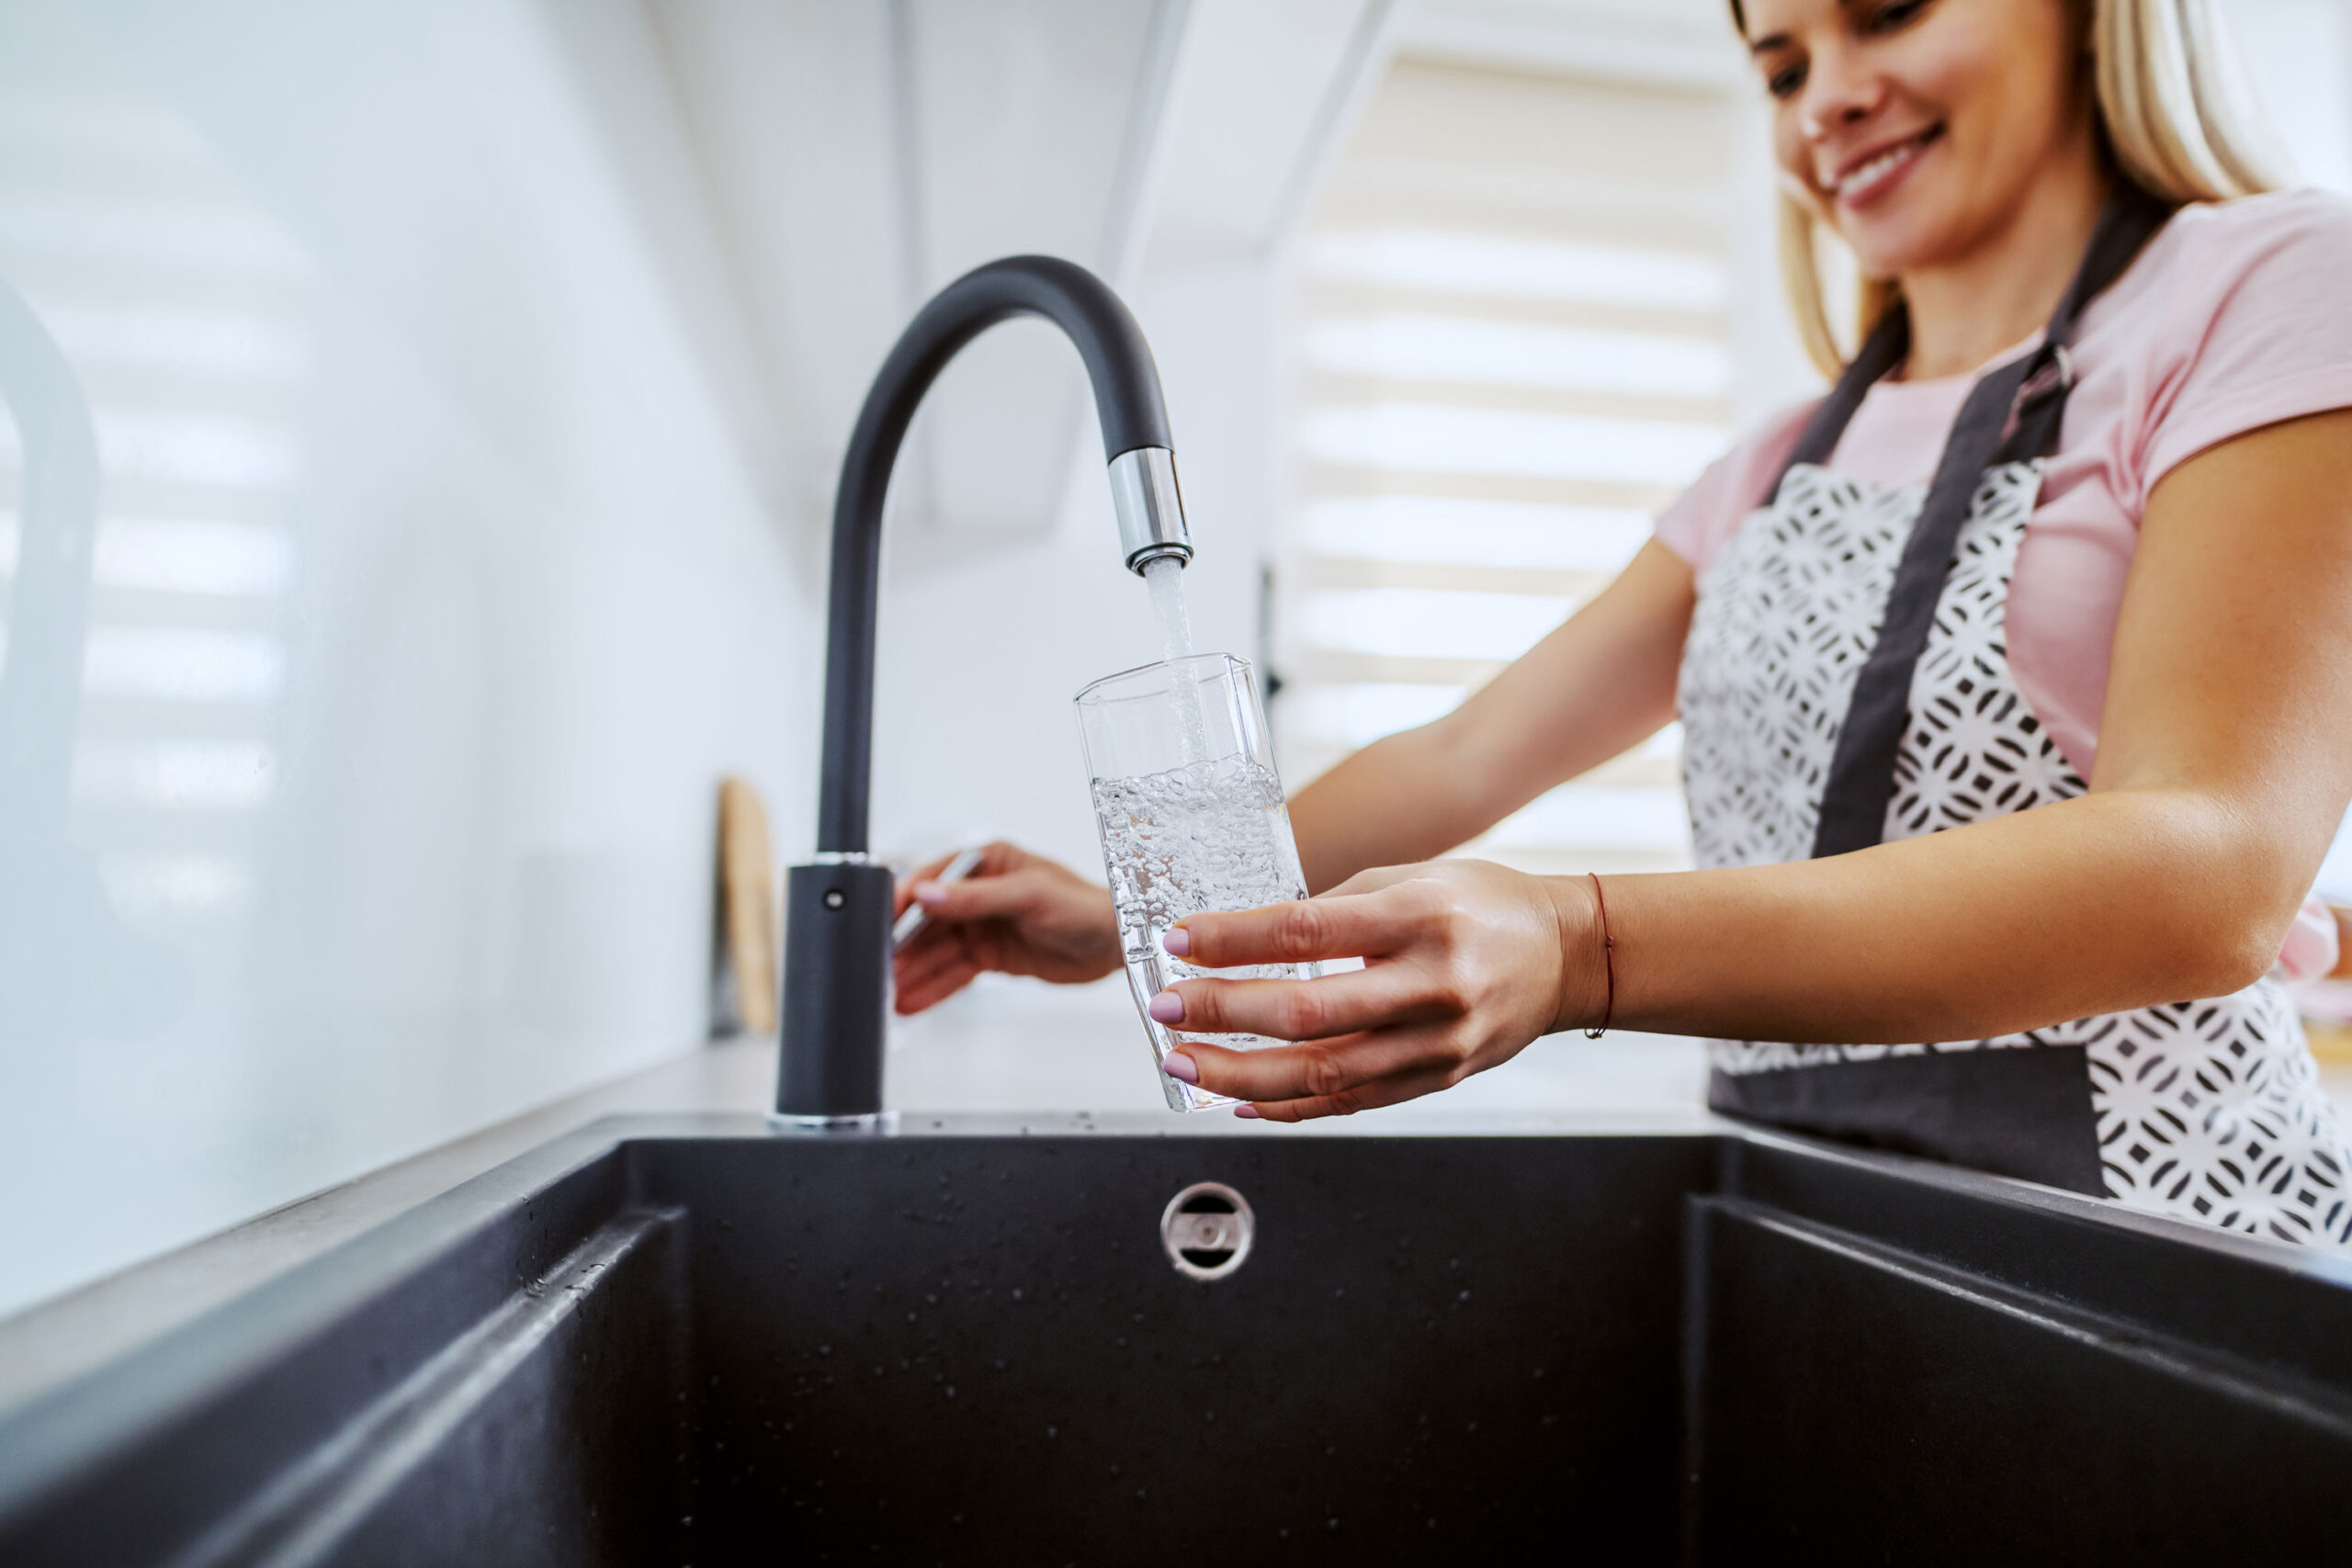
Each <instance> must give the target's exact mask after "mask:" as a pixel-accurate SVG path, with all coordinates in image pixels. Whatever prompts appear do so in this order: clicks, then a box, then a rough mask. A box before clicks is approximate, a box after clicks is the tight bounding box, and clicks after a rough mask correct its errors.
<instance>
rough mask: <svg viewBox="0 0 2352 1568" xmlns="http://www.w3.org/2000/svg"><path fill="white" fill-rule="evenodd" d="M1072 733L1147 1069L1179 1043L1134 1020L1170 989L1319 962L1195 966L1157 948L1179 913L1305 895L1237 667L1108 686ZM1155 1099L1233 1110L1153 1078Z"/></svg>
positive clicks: (1306, 976) (1244, 664)
mask: <svg viewBox="0 0 2352 1568" xmlns="http://www.w3.org/2000/svg"><path fill="white" fill-rule="evenodd" d="M1078 728H1079V735H1080V739H1081V740H1082V741H1083V743H1084V745H1085V749H1086V772H1087V776H1088V780H1089V784H1090V787H1091V793H1092V795H1093V799H1094V825H1095V829H1096V830H1097V831H1098V832H1099V833H1100V834H1101V835H1102V838H1103V871H1104V872H1105V873H1106V874H1108V875H1109V877H1110V880H1111V900H1112V903H1113V905H1114V907H1115V908H1116V909H1117V911H1118V919H1119V941H1120V946H1121V949H1122V950H1123V952H1124V953H1125V958H1126V965H1127V984H1128V987H1129V988H1130V989H1132V990H1133V991H1134V993H1135V999H1136V1011H1137V1012H1138V1013H1141V1014H1142V1016H1143V1028H1144V1034H1145V1037H1146V1038H1147V1039H1148V1041H1149V1042H1150V1044H1151V1055H1152V1060H1153V1061H1154V1063H1159V1062H1163V1061H1165V1060H1166V1059H1167V1056H1168V1053H1169V1052H1170V1051H1172V1050H1175V1049H1177V1048H1178V1047H1180V1046H1182V1045H1183V1044H1184V1043H1186V1042H1187V1040H1188V1038H1190V1037H1188V1036H1187V1035H1185V1034H1184V1033H1183V1032H1182V1031H1181V1030H1174V1029H1170V1028H1169V1027H1168V1026H1167V1025H1165V1024H1162V1023H1159V1022H1158V1021H1154V1020H1153V1018H1152V1016H1151V1014H1150V1013H1149V1012H1148V1011H1147V1010H1146V1009H1147V1007H1148V1004H1149V1003H1150V1001H1151V998H1153V997H1155V996H1158V995H1159V993H1160V992H1161V991H1163V990H1165V989H1166V988H1167V987H1168V986H1169V984H1170V982H1172V981H1176V980H1185V979H1192V978H1194V977H1196V976H1202V975H1214V976H1219V977H1221V978H1227V979H1261V978H1262V979H1282V980H1311V979H1314V978H1316V977H1317V976H1319V975H1320V974H1321V973H1322V968H1321V965H1319V964H1251V965H1243V966H1238V967H1235V968H1230V969H1204V968H1201V967H1199V966H1197V965H1195V964H1188V963H1186V962H1185V961H1184V960H1182V959H1181V958H1176V957H1173V956H1171V955H1170V953H1169V952H1168V950H1167V949H1166V948H1165V947H1163V946H1162V945H1161V939H1162V938H1163V937H1164V936H1166V935H1167V932H1168V928H1169V927H1170V926H1172V925H1174V924H1175V923H1176V922H1177V921H1178V920H1181V919H1183V918H1184V917H1185V916H1187V915H1197V914H1200V913H1203V912H1204V911H1206V910H1210V909H1252V908H1258V907H1260V906H1261V905H1265V904H1283V903H1288V902H1290V901H1291V900H1293V899H1297V898H1304V897H1306V877H1305V875H1304V874H1301V872H1300V870H1299V864H1298V847H1297V845H1296V844H1295V842H1294V841H1293V840H1292V838H1291V831H1290V812H1289V810H1288V808H1287V807H1285V806H1284V805H1283V786H1282V781H1281V780H1280V779H1279V778H1278V777H1276V775H1275V773H1274V760H1273V753H1272V749H1271V748H1270V747H1269V746H1268V744H1267V741H1266V716H1265V712H1264V710H1263V709H1262V708H1261V707H1260V706H1259V704H1258V683H1257V680H1256V678H1255V677H1254V676H1253V675H1252V674H1251V672H1250V664H1249V661H1248V660H1241V659H1236V658H1234V657H1233V656H1232V655H1231V654H1227V653H1204V654H1199V655H1196V656H1194V657H1193V658H1190V659H1176V660H1167V661H1164V662H1162V663H1159V664H1147V665H1145V666H1144V667H1143V668H1141V669H1139V670H1129V671H1125V672H1124V673H1122V674H1117V675H1110V676H1106V677H1104V678H1103V679H1102V680H1100V681H1097V682H1094V683H1093V684H1092V685H1091V686H1089V687H1087V688H1086V689H1085V690H1084V691H1082V692H1080V693H1079V694H1078ZM1201 1038H1202V1039H1203V1040H1204V1041H1205V1042H1207V1043H1210V1044H1213V1045H1222V1046H1225V1047H1227V1049H1230V1050H1248V1049H1250V1048H1252V1047H1256V1046H1261V1045H1278V1044H1282V1043H1283V1042H1282V1041H1277V1040H1268V1039H1264V1038H1262V1037H1261V1036H1259V1035H1255V1034H1204V1035H1202V1036H1201ZM1160 1089H1161V1091H1162V1092H1163V1093H1165V1094H1166V1096H1167V1097H1168V1105H1169V1108H1170V1110H1173V1111H1204V1110H1206V1109H1208V1108H1209V1107H1210V1106H1213V1105H1231V1104H1234V1103H1236V1101H1234V1100H1232V1099H1231V1098H1230V1097H1228V1096H1226V1095H1221V1094H1212V1093H1210V1092H1209V1091H1208V1090H1206V1089H1195V1088H1193V1086H1192V1085H1190V1084H1187V1083H1183V1082H1181V1081H1179V1080H1178V1079H1175V1078H1171V1077H1168V1076H1167V1075H1166V1074H1165V1073H1162V1074H1161V1075H1160Z"/></svg>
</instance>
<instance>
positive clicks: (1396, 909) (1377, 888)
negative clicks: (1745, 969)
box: [1151, 860, 1607, 1122]
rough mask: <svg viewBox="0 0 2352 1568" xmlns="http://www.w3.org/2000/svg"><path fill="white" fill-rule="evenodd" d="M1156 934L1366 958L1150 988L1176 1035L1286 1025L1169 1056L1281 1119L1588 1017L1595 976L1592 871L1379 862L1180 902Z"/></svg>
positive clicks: (1189, 946) (1182, 941)
mask: <svg viewBox="0 0 2352 1568" xmlns="http://www.w3.org/2000/svg"><path fill="white" fill-rule="evenodd" d="M1180 933H1181V934H1180ZM1167 945H1168V951H1169V952H1170V953H1174V954H1175V955H1176V956H1178V957H1180V958H1182V959H1184V960H1185V961H1186V962H1187V963H1190V964H1199V965H1202V966H1204V967H1207V968H1216V969H1224V968H1231V967H1233V966H1235V965H1238V964H1296V963H1301V962H1305V961H1306V960H1310V959H1335V958H1353V957H1362V958H1363V960H1364V965H1365V966H1364V968H1363V971H1362V972H1361V973H1355V974H1344V975H1330V976H1324V977H1323V978H1321V979H1319V980H1220V979H1199V980H1182V981H1179V982H1178V983H1177V984H1175V985H1174V986H1171V987H1169V988H1168V989H1167V990H1165V991H1162V992H1161V993H1160V994H1159V996H1157V997H1155V998H1152V1002H1151V1013H1152V1016H1153V1017H1154V1018H1156V1019H1158V1020H1159V1021H1160V1022H1162V1023H1164V1024H1169V1025H1170V1026H1172V1027H1176V1028H1179V1029H1181V1030H1182V1032H1184V1033H1185V1034H1186V1035H1188V1036H1189V1035H1194V1034H1199V1033H1204V1032H1205V1033H1211V1034H1226V1033H1241V1032H1247V1033H1253V1034H1263V1035H1267V1036H1270V1037H1272V1038H1273V1039H1277V1040H1289V1041H1295V1042H1296V1043H1295V1044H1290V1045H1278V1046H1268V1047H1264V1048H1262V1049H1259V1050H1254V1051H1236V1050H1229V1049H1227V1048H1226V1047H1223V1046H1219V1045H1212V1044H1207V1043H1201V1042H1198V1041H1193V1040H1188V1041H1186V1043H1184V1045H1183V1046H1182V1050H1181V1051H1180V1052H1173V1053H1170V1056H1169V1066H1170V1068H1171V1069H1172V1070H1173V1071H1174V1074H1175V1076H1176V1077H1185V1078H1187V1081H1192V1082H1197V1083H1198V1084H1199V1085H1200V1087H1202V1088H1203V1089H1214V1090H1215V1091H1216V1092H1217V1093H1219V1094H1229V1095H1233V1096H1235V1097H1236V1098H1238V1099H1241V1100H1249V1101H1250V1105H1248V1106H1245V1107H1243V1108H1242V1110H1241V1111H1240V1114H1243V1115H1250V1114H1255V1115H1259V1116H1264V1117H1267V1118H1270V1119H1272V1120H1273V1121H1277V1122H1304V1121H1306V1120H1309V1119H1311V1118H1313V1117H1317V1116H1344V1115H1348V1114H1350V1113H1351V1112H1353V1111H1368V1110H1371V1109H1373V1108H1374V1107H1375V1106H1382V1105H1394V1104H1396V1103H1397V1101H1399V1100H1412V1099H1415V1098H1417V1097H1418V1096H1420V1095H1424V1094H1430V1093H1433V1092H1435V1091H1436V1090H1438V1089H1448V1088H1451V1087H1452V1086H1453V1085H1454V1084H1457V1083H1460V1082H1461V1081H1462V1080H1463V1079H1464V1078H1465V1077H1469V1076H1470V1075H1471V1074H1472V1073H1476V1072H1483V1071H1485V1070H1486V1069H1487V1068H1488V1067H1491V1066H1497V1065H1498V1064H1500V1063H1503V1062H1507V1061H1509V1060H1510V1058H1511V1057H1512V1056H1514V1055H1518V1053H1519V1051H1520V1049H1521V1047H1522V1046H1524V1045H1526V1044H1527V1043H1528V1042H1529V1041H1531V1040H1533V1039H1534V1038H1535V1037H1536V1036H1538V1035H1540V1034H1547V1033H1550V1032H1553V1031H1555V1030H1559V1029H1566V1028H1568V1027H1571V1026H1572V1025H1574V1024H1577V1023H1581V1022H1585V1021H1589V1020H1592V1019H1596V1018H1598V1017H1599V1016H1600V1006H1601V994H1602V987H1604V986H1605V985H1606V983H1607V980H1606V975H1605V972H1604V970H1603V968H1602V964H1603V958H1602V953H1601V947H1600V925H1599V922H1598V920H1597V919H1596V918H1595V914H1594V909H1593V904H1592V893H1591V888H1590V884H1589V883H1588V882H1577V881H1569V880H1566V879H1555V880H1547V879H1544V878H1541V877H1534V876H1529V875H1526V874H1522V873H1520V872H1515V871H1510V870H1507V869H1505V868H1504V867H1502V866H1498V865H1495V864H1492V863H1488V862H1486V861H1454V860H1449V861H1430V862H1428V863H1424V864H1421V865H1411V866H1385V867H1381V868H1379V869H1377V870H1373V871H1367V872H1364V873H1363V874H1361V875H1358V876H1354V877H1351V878H1350V879H1349V880H1348V881H1346V882H1344V883H1342V884H1340V886H1338V887H1336V888H1333V889H1332V890H1331V891H1330V892H1329V893H1326V894H1323V895H1321V896H1320V897H1314V898H1309V899H1306V900H1305V901H1303V902H1301V903H1296V904H1277V905H1273V906H1271V907H1269V908H1262V909H1245V910H1241V911H1239V912H1238V913H1232V914H1208V915H1193V916H1191V917H1189V918H1188V919H1183V920H1181V921H1179V922H1178V923H1177V924H1176V926H1175V927H1174V929H1173V930H1171V931H1170V932H1169V939H1168V943H1167ZM1180 1009H1181V1010H1180ZM1188 1067H1189V1068H1191V1069H1192V1073H1191V1076H1190V1077H1188V1075H1187V1073H1186V1069H1187V1068H1188Z"/></svg>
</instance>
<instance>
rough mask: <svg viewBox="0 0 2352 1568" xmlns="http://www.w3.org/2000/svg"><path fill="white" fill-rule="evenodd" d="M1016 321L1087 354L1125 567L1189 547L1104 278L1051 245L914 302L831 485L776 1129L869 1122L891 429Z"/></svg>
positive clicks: (788, 924) (788, 941)
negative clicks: (810, 782) (1063, 337)
mask: <svg viewBox="0 0 2352 1568" xmlns="http://www.w3.org/2000/svg"><path fill="white" fill-rule="evenodd" d="M1024 315H1028V316H1043V317H1044V318H1046V320H1047V321H1051V322H1053V323H1054V325H1056V326H1057V327H1059V328H1061V330H1062V331H1063V332H1064V333H1068V334H1069V339H1070V341H1071V343H1072V344H1075V345H1076V346H1077V348H1078V353H1079V357H1080V359H1082V360H1083V361H1084V362H1085V364H1086V373H1087V377H1088V378H1089V379H1090V380H1091V381H1092V382H1093V385H1094V411H1095V415H1096V418H1097V419H1098V420H1099V422H1100V423H1101V424H1102V427H1103V455H1104V457H1107V458H1108V459H1109V461H1110V465H1111V501H1112V505H1113V507H1114V511H1115V513H1116V514H1117V518H1118V525H1119V548H1120V551H1121V553H1122V554H1123V556H1124V557H1125V560H1126V564H1127V568H1128V570H1131V571H1134V572H1136V574H1137V575H1141V574H1142V572H1143V570H1144V568H1145V567H1146V566H1148V565H1149V564H1150V563H1151V562H1153V561H1156V560H1162V559H1170V558H1172V559H1174V560H1176V561H1177V562H1179V563H1180V564H1182V563H1187V562H1189V561H1191V559H1192V558H1193V542H1192V537H1191V536H1190V535H1189V534H1187V533H1186V531H1185V528H1184V504H1183V498H1182V496H1181V495H1180V494H1179V493H1178V492H1177V489H1176V456H1175V453H1174V452H1173V451H1171V450H1170V446H1169V439H1168V410H1167V406H1166V403H1165V402H1164V400H1162V398H1161V396H1160V390H1159V371H1158V369H1157V368H1155V367H1154V366H1153V364H1152V360H1151V349H1150V347H1149V346H1148V344H1145V342H1144V338H1143V332H1142V329H1140V328H1139V327H1137V326H1136V319H1135V317H1134V316H1133V315H1131V314H1129V313H1128V310H1127V308H1126V306H1125V305H1124V304H1122V303H1121V302H1120V300H1119V297H1118V296H1117V295H1116V294H1114V293H1113V292H1112V291H1111V288H1110V286H1109V285H1107V284H1105V283H1104V282H1103V280H1102V279H1101V278H1099V277H1096V276H1094V275H1093V274H1092V273H1091V272H1089V271H1087V270H1086V269H1085V268H1084V267H1082V266H1079V265H1076V264H1074V263H1071V262H1067V261H1063V260H1060V259H1059V258H1057V257H1054V256H1007V257H1006V258H1004V259H1003V260H1001V261H993V262H990V263H989V264H988V265H986V266H982V267H978V268H976V269H975V270H973V271H971V272H967V273H966V274H965V275H964V276H962V277H959V278H957V279H956V281H955V282H953V283H951V284H949V285H948V286H947V287H946V288H944V289H942V290H940V292H939V293H938V295H937V296H936V297H934V298H933V299H932V301H931V303H929V304H928V305H925V306H924V307H923V308H922V310H921V311H920V312H919V313H918V314H917V315H916V317H915V319H914V321H912V322H911V323H910V324H909V325H908V327H907V330H906V332H905V333H904V334H903V335H901V336H900V337H899V342H898V346H896V347H895V348H893V349H891V351H890V356H889V357H888V359H885V360H884V361H883V362H882V369H881V371H880V373H879V374H877V375H876V377H875V378H874V386H873V388H872V389H871V390H869V391H868V392H867V393H866V395H865V407H864V408H863V409H862V410H860V411H859V412H858V416H857V428H856V429H855V430H854V432H853V433H852V434H851V435H850V442H849V453H848V455H847V456H846V457H843V458H842V477H841V486H840V489H839V490H838V491H836V492H835V494H834V497H833V566H832V585H831V595H830V602H829V604H828V606H827V612H826V613H827V616H828V619H827V626H826V650H825V741H824V762H823V768H824V772H823V775H822V778H821V780H820V784H819V786H818V807H817V855H816V859H815V860H814V861H813V862H811V863H809V864H807V865H796V866H794V867H793V868H792V869H791V872H790V874H789V875H788V876H787V878H786V886H785V958H784V1010H783V1015H784V1039H783V1052H782V1055H781V1056H780V1058H779V1060H778V1064H777V1070H776V1091H775V1120H777V1121H778V1122H784V1123H786V1124H789V1125H794V1126H799V1127H811V1128H849V1129H856V1128H870V1127H875V1126H878V1125H880V1124H881V1122H882V1121H883V1111H882V1048H883V1041H884V1034H885V1030H886V1028H887V1023H888V1011H889V983H890V924H891V912H892V911H891V905H892V878H891V874H890V870H889V868H888V866H881V865H876V864H873V863H870V862H869V861H868V860H867V859H866V848H865V838H866V820H865V819H866V807H867V804H868V795H869V794H870V787H869V786H870V777H869V775H870V769H871V765H872V761H873V750H874V620H875V610H876V595H877V594H878V592H879V590H880V580H881V569H882V502H883V498H884V496H885V495H886V494H887V493H888V490H889V484H890V469H891V467H892V465H893V464H894V463H896V462H897V460H898V457H899V443H900V442H902V441H903V440H904V439H905V438H906V434H907V425H908V423H910V421H911V420H912V419H913V418H914V413H915V408H916V406H917V405H918V404H919V403H921V402H922V397H923V393H924V392H926V391H928V390H929V389H930V388H931V384H932V382H933V380H935V379H937V378H938V376H939V373H940V371H941V370H943V369H944V368H945V367H946V366H947V362H948V361H949V360H951V359H953V358H955V357H956V355H957V354H958V353H959V352H961V351H962V349H963V347H964V345H965V344H968V343H970V342H971V341H972V340H973V339H974V338H976V337H978V335H979V334H980V333H983V332H985V331H987V330H988V329H989V327H992V326H995V325H996V324H997V323H998V322H1000V321H1009V320H1011V319H1012V317H1014V316H1024Z"/></svg>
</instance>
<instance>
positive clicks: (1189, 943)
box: [1159, 926, 1193, 1023]
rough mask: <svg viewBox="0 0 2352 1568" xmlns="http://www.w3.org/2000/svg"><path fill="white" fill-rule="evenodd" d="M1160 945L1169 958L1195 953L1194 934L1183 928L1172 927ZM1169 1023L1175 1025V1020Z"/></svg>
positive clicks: (1160, 941) (1160, 940)
mask: <svg viewBox="0 0 2352 1568" xmlns="http://www.w3.org/2000/svg"><path fill="white" fill-rule="evenodd" d="M1159 945H1160V946H1162V947H1164V948H1166V949H1167V950H1168V956H1169V957H1170V958H1182V957H1183V956H1184V955H1185V954H1186V953H1191V952H1192V951H1193V933H1192V932H1191V931H1186V930H1185V929H1184V928H1183V927H1182V926H1170V927H1169V928H1168V934H1167V935H1166V936H1163V937H1161V938H1160V939H1159ZM1169 1021H1170V1023H1173V1022H1174V1021H1175V1020H1173V1019H1170V1020H1169Z"/></svg>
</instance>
